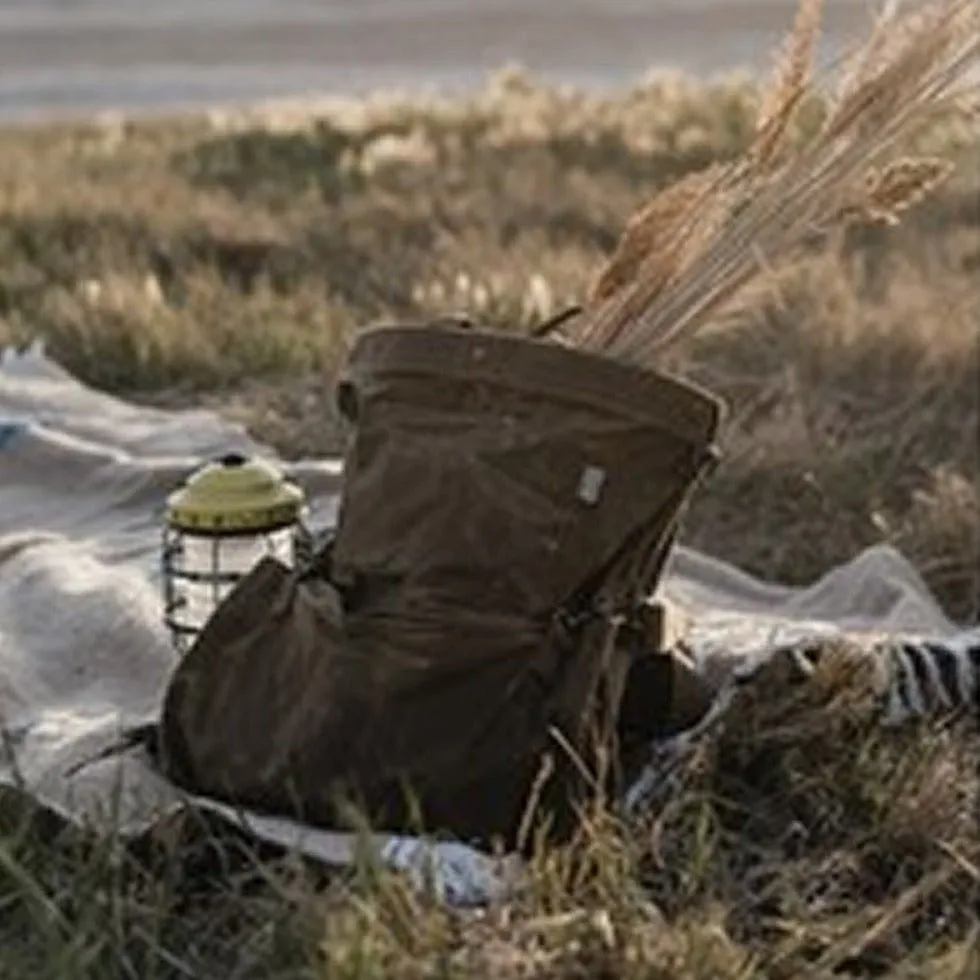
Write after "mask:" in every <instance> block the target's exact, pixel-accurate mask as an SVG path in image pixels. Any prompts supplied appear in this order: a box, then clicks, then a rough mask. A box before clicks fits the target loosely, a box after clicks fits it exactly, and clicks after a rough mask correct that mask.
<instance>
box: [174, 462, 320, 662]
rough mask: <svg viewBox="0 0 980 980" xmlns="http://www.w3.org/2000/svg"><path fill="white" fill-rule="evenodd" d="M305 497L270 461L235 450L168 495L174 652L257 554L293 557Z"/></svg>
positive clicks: (289, 560) (287, 560) (186, 645)
mask: <svg viewBox="0 0 980 980" xmlns="http://www.w3.org/2000/svg"><path fill="white" fill-rule="evenodd" d="M305 503H306V500H305V495H304V494H303V491H302V490H301V489H300V488H299V487H298V486H296V484H294V483H291V482H289V481H287V480H286V479H284V478H283V476H282V474H281V473H279V471H278V470H277V469H276V468H275V467H274V466H272V465H270V464H269V463H266V462H263V461H260V460H255V459H249V458H247V457H245V456H241V455H238V454H230V455H227V456H223V457H222V458H220V459H217V460H215V461H213V462H210V463H207V464H206V465H204V466H202V467H201V468H200V469H198V470H196V471H195V472H194V473H192V474H191V475H190V477H189V478H188V479H187V481H186V482H185V483H184V484H183V486H181V487H180V488H179V489H177V490H176V491H174V493H172V494H171V495H170V496H169V497H168V498H167V508H166V519H165V523H164V529H163V555H162V557H163V594H164V622H165V623H166V625H167V627H168V628H169V629H170V632H171V636H172V637H173V641H174V645H175V646H176V647H177V649H178V651H179V652H180V653H185V652H186V651H187V650H189V649H190V647H191V645H192V644H193V642H194V639H195V637H196V636H197V634H198V633H199V632H200V630H201V629H202V627H203V626H204V624H205V623H206V622H207V621H208V619H209V618H210V616H211V614H212V613H213V612H214V611H215V609H217V607H218V605H219V604H220V603H221V602H222V601H223V600H224V599H225V597H226V596H227V595H228V594H229V593H230V592H231V591H232V590H233V589H234V588H235V586H236V585H237V584H238V582H239V581H240V580H241V579H242V578H244V576H245V575H246V574H248V572H249V571H250V570H251V569H252V568H253V567H254V566H255V565H256V564H257V563H258V562H259V560H260V559H262V558H263V557H266V556H269V557H272V558H275V559H277V560H279V561H280V562H282V563H283V564H284V565H293V564H294V562H295V559H296V547H297V542H298V539H299V535H300V533H301V530H302V516H303V511H304V509H305Z"/></svg>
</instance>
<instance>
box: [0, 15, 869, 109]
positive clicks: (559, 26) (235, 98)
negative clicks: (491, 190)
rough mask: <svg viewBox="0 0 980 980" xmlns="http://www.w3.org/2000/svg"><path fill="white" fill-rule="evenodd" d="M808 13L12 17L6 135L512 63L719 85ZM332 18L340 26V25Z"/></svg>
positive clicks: (860, 30) (836, 40) (840, 25)
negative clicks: (659, 72)
mask: <svg viewBox="0 0 980 980" xmlns="http://www.w3.org/2000/svg"><path fill="white" fill-rule="evenodd" d="M793 14H794V11H793V5H792V4H790V3H773V2H770V0H724V2H720V0H708V2H705V3H700V4H695V3H690V4H685V5H675V4H671V3H667V4H657V3H649V4H644V5H642V6H641V5H637V4H632V3H627V2H625V0H621V2H619V3H609V4H605V5H592V4H587V3H579V4H574V5H571V6H570V7H569V8H568V10H567V12H566V11H565V10H562V11H561V13H560V14H558V13H556V10H555V7H554V4H553V3H552V2H549V0H527V2H526V3H525V4H522V5H513V4H494V5H490V6H488V7H487V8H485V9H484V8H480V9H475V8H470V9H459V8H455V9H442V8H440V6H439V5H438V4H436V5H435V6H433V5H432V4H431V3H422V2H419V3H413V4H410V5H407V6H405V5H402V4H393V5H391V6H390V7H389V6H385V9H384V10H383V11H380V12H379V11H377V10H372V9H371V5H370V4H368V5H367V9H364V10H361V9H358V11H357V13H356V14H354V13H352V12H350V11H347V12H345V13H344V14H343V15H341V14H338V13H337V12H336V10H334V12H333V13H332V14H331V11H330V10H329V9H327V8H309V7H303V8H300V9H297V8H296V7H293V6H291V5H289V4H284V5H283V6H282V8H281V15H279V14H278V12H277V15H276V16H273V15H271V14H269V13H266V14H264V15H263V16H261V17H260V16H258V15H257V14H256V13H254V12H253V13H247V14H246V15H243V16H242V17H240V18H239V19H237V20H233V19H229V18H227V17H226V18H224V19H222V18H221V17H219V16H217V15H216V14H213V13H212V12H209V13H208V14H207V15H204V14H194V13H193V12H189V11H186V10H185V11H184V12H183V13H181V14H180V15H179V16H177V15H174V16H172V17H163V16H160V17H155V18H153V17H151V18H150V19H149V20H148V21H147V22H139V21H137V20H134V19H133V18H132V16H131V15H127V16H123V14H122V13H119V12H114V13H113V15H112V17H98V18H96V17H92V16H88V17H86V16H83V14H79V15H78V16H74V15H71V14H67V13H66V14H65V16H64V18H63V19H58V18H54V17H53V16H46V18H39V17H35V18H33V19H31V18H29V17H25V18H20V19H18V17H19V15H18V17H15V16H14V15H9V16H6V17H4V18H0V125H5V124H8V123H19V122H32V121H58V120H61V119H79V118H85V117H91V116H93V115H97V114H99V113H105V112H116V113H124V114H125V115H127V116H130V117H132V116H136V115H146V114H151V115H159V114H160V113H161V112H162V113H166V114H171V113H186V112H187V111H193V110H201V109H203V110H207V109H210V108H213V107H215V106H221V107H225V106H241V105H246V104H254V103H256V102H262V101H266V100H268V99H282V98H290V99H293V100H295V99H297V98H307V99H309V98H321V97H323V96H331V97H332V96H338V97H342V98H343V97H347V98H364V97H366V96H368V95H370V94H371V93H373V92H375V91H377V90H378V89H398V90H402V91H405V92H407V93H408V94H411V92H412V91H414V90H419V89H426V90H428V89H432V88H433V87H436V88H438V89H440V90H443V91H445V92H446V93H459V94H465V93H466V92H469V91H472V90H473V89H474V88H478V87H479V86H480V84H481V82H482V80H483V79H485V77H486V76H487V75H488V74H489V73H491V72H493V71H495V70H497V69H499V67H500V66H502V65H504V64H508V63H514V64H520V65H523V66H526V68H527V70H528V71H529V72H530V73H531V74H533V75H534V76H535V77H537V78H540V79H541V80H542V81H544V82H547V83H549V84H571V85H575V86H580V87H586V88H589V89H606V88H610V87H612V88H618V87H622V86H623V85H628V84H630V83H631V81H634V80H636V79H638V78H640V77H642V76H643V75H644V74H645V73H646V72H648V71H649V70H650V69H651V67H653V68H655V69H656V68H663V69H665V70H668V71H680V72H683V73H685V74H689V75H692V76H695V77H697V78H699V79H703V80H707V79H709V78H710V77H712V76H716V75H718V74H724V73H730V72H732V71H741V72H749V73H759V72H765V71H767V70H768V68H769V66H770V63H771V58H772V51H773V49H774V47H775V46H776V45H777V44H778V43H779V41H780V40H781V38H782V37H783V36H785V34H786V32H787V31H788V29H789V28H790V26H791V23H792V19H793ZM328 15H329V16H328ZM867 27H868V14H867V11H866V8H865V6H864V4H863V3H862V2H860V0H830V2H828V4H827V10H826V13H825V19H824V43H823V48H822V56H823V57H829V56H830V55H832V54H834V53H836V52H838V51H839V50H840V49H841V48H842V46H844V45H846V44H848V43H849V42H850V40H851V39H853V38H857V37H860V36H863V35H864V33H865V32H866V30H867Z"/></svg>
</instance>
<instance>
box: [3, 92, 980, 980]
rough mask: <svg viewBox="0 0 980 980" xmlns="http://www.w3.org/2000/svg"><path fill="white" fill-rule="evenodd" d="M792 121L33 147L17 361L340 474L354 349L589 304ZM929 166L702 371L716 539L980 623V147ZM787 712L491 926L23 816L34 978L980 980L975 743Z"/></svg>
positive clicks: (598, 835)
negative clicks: (719, 436)
mask: <svg viewBox="0 0 980 980" xmlns="http://www.w3.org/2000/svg"><path fill="white" fill-rule="evenodd" d="M757 108H758V99H757V97H756V93H755V91H754V90H753V89H752V87H751V86H749V85H748V84H747V83H743V82H740V81H732V82H725V83H719V84H717V85H715V86H703V85H697V84H695V83H689V82H686V81H684V80H683V79H674V78H668V79H660V80H656V79H655V80H652V81H650V82H648V83H646V84H644V85H642V86H638V87H637V88H635V89H634V90H631V91H628V92H621V93H617V94H615V95H611V96H602V97H600V96H591V95H590V96H586V95H581V94H574V93H572V94H569V93H560V92H556V91H553V90H549V89H546V88H542V87H539V86H536V85H535V84H534V83H533V82H530V81H528V80H527V79H525V78H522V77H521V76H520V75H513V74H511V75H508V76H504V77H502V78H500V79H497V80H495V82H494V84H493V85H492V86H491V87H490V88H488V89H487V91H485V92H483V93H481V94H480V95H479V96H478V97H475V98H474V99H473V100H471V101H469V102H459V103H446V104H434V105H425V106H421V105H413V104H404V105H397V104H385V105H380V104H379V105H373V106H368V107H366V108H365V107H361V108H357V107H353V108H349V109H348V110H346V111H345V112H344V113H341V114H338V115H335V116H331V117H330V118H329V119H323V120H320V121H316V122H312V121H310V120H309V119H305V120H304V119H302V118H300V119H299V121H298V122H296V121H295V120H291V119H283V118H278V119H274V120H272V122H273V123H275V124H276V125H272V124H270V122H269V120H265V121H262V122H259V121H256V120H255V119H228V118H225V119H212V120H192V119H183V120H171V121H162V122H154V123H125V124H122V123H107V124H98V125H97V124H92V125H88V126H82V127H45V128H43V129H36V130H8V131H4V132H2V133H0V215H2V219H0V260H2V261H0V317H2V321H3V326H2V327H0V332H2V336H3V339H4V340H8V341H9V340H14V341H26V340H28V339H30V338H33V337H35V336H42V337H44V338H45V339H46V341H47V342H48V343H49V345H50V348H51V350H52V352H53V353H54V355H55V356H56V357H58V358H59V359H60V360H62V361H63V362H64V363H65V364H66V365H67V366H68V367H69V368H71V369H72V370H73V371H75V372H77V373H78V374H80V375H81V376H82V377H84V378H86V379H87V380H89V381H92V382H94V383H96V384H99V385H101V386H104V387H108V388H111V389H113V390H116V391H120V392H123V393H125V394H126V395H128V396H130V397H137V398H142V399H147V400H154V401H162V402H166V401H170V402H173V401H184V402H186V401H188V400H194V401H198V402H205V403H208V404H211V405H214V406H216V407H218V408H220V409H221V410H222V411H225V412H228V413H229V414H232V415H234V416H236V417H239V418H244V419H245V420H246V421H247V422H248V423H249V424H250V425H251V426H252V428H253V429H254V431H256V432H257V433H258V434H259V435H261V436H264V437H267V438H269V439H271V440H272V441H273V442H274V443H275V444H276V445H277V446H278V447H279V448H280V449H281V450H282V451H284V452H285V453H287V454H299V453H310V452H322V451H326V450H329V449H331V448H334V447H335V446H336V439H337V431H336V425H335V419H334V415H333V410H332V407H331V402H330V388H329V377H330V372H331V371H332V370H333V368H334V366H335V365H336V363H337V361H338V359H339V358H340V357H341V356H342V352H343V349H344V344H345V340H346V338H348V337H349V336H350V335H351V332H352V331H353V330H355V329H357V328H358V327H359V326H361V325H363V324H366V323H368V322H370V321H372V320H375V319H378V318H387V317H399V318H402V317H409V316H417V315H424V314H426V313H429V312H434V311H442V310H445V309H451V308H464V309H466V310H468V311H469V312H471V313H473V314H474V315H475V316H477V317H479V318H480V319H483V320H485V321H487V322H489V323H492V324H496V325H501V326H507V327H509V328H512V329H517V330H525V329H529V328H530V327H532V326H533V325H534V324H535V323H537V322H538V321H539V319H540V318H541V317H542V316H544V315H547V314H548V313H550V312H552V311H554V310H556V309H557V308H559V307H561V306H562V305H563V304H565V303H566V302H570V301H575V300H580V299H582V298H584V294H585V291H586V289H587V288H588V286H589V284H590V283H591V282H592V281H593V279H594V276H595V273H596V271H597V270H598V269H599V267H600V266H601V263H602V260H603V257H604V256H606V255H608V254H610V252H611V251H612V249H613V248H614V246H615V244H616V241H617V239H618V236H619V234H620V231H621V230H622V228H623V227H624V224H625V222H626V220H627V218H628V216H629V215H630V214H631V213H632V212H633V211H634V209H635V208H636V207H637V205H638V203H639V202H640V201H641V200H643V199H644V198H646V197H649V196H650V194H651V192H652V191H653V190H655V189H656V188H658V187H660V186H663V185H664V184H666V183H667V182H668V181H671V180H673V179H675V178H677V177H680V176H683V175H685V174H688V173H694V172H696V171H699V170H701V169H703V168H705V167H707V166H709V165H711V164H713V163H723V162H725V161H727V160H731V159H733V158H735V156H736V155H738V154H740V153H742V152H744V151H745V149H746V148H747V146H748V145H749V144H750V142H751V140H752V139H753V138H754V134H755V121H756V114H757ZM355 109H356V111H355ZM811 110H812V107H810V108H808V107H806V106H801V107H800V111H798V112H797V114H796V116H795V117H794V119H793V121H792V122H791V124H790V133H789V137H788V138H791V139H792V138H794V136H793V133H794V132H801V131H802V130H804V129H805V128H806V127H807V126H808V125H812V119H813V118H818V117H819V113H817V114H816V116H815V117H811V116H808V113H810V112H811ZM930 139H931V142H930V143H929V144H928V145H924V146H919V147H916V150H917V151H918V152H921V153H926V154H928V153H942V154H945V153H946V152H947V151H948V152H950V153H951V154H953V155H954V156H955V157H956V159H957V160H958V162H959V164H960V166H959V168H958V170H957V173H956V174H955V175H954V176H953V177H952V179H951V180H950V181H948V182H947V183H946V184H944V185H943V187H942V188H940V189H939V190H938V191H937V192H936V194H935V195H934V196H933V197H932V198H930V199H929V200H928V201H927V202H925V203H924V204H923V205H922V206H920V207H919V208H916V209H915V210H914V211H912V212H911V213H910V214H909V215H908V216H907V217H906V219H905V220H904V221H903V223H902V225H901V227H899V228H897V229H890V228H854V229H851V230H848V231H846V232H843V233H841V234H840V235H839V236H838V237H836V238H834V239H833V240H832V241H830V242H827V243H823V244H821V245H820V247H819V248H814V249H811V250H810V251H809V252H808V253H807V255H806V256H805V257H804V258H803V259H802V260H801V261H800V262H799V263H797V264H795V265H794V266H793V267H791V268H787V269H785V270H780V271H779V272H773V273H772V274H771V275H768V276H766V277H765V278H764V281H763V282H761V283H760V284H759V285H758V286H757V287H756V288H755V289H754V290H753V292H752V295H751V296H749V297H746V298H745V300H744V302H742V303H741V304H740V306H739V308H738V309H737V310H734V311H732V312H731V313H730V316H731V317H732V318H734V319H736V320H737V321H738V327H739V329H737V330H730V329H721V327H723V326H725V325H724V324H720V325H719V329H709V330H705V331H704V332H702V334H700V335H699V336H698V337H697V338H696V340H695V342H694V343H692V344H691V345H690V346H689V347H687V348H685V349H684V351H683V354H682V355H678V358H679V359H678V360H677V362H676V363H675V364H674V367H675V368H676V369H678V370H682V371H683V372H684V373H685V374H687V375H688V376H691V377H694V378H696V379H697V380H699V381H702V382H705V383H707V384H709V385H710V386H711V387H713V388H714V389H716V390H718V391H719V392H720V393H722V394H724V395H725V396H727V397H728V398H730V399H731V400H732V404H733V407H734V413H733V420H732V423H731V425H730V427H729V430H728V433H727V436H726V447H725V449H726V460H725V462H724V464H723V465H722V467H721V469H720V470H719V471H718V472H717V474H716V475H715V477H714V478H713V479H712V481H711V482H710V484H709V485H708V486H707V487H706V488H705V489H704V491H702V493H701V494H700V496H699V499H698V500H697V501H696V504H695V506H694V508H693V511H692V512H691V514H690V517H689V521H688V524H687V530H686V540H687V541H688V542H689V543H693V544H695V545H698V546H701V547H704V548H705V549H706V550H708V551H710V552H712V553H715V554H719V555H721V556H723V557H725V558H728V559H731V560H734V561H736V562H738V563H740V564H741V565H743V566H744V567H746V568H748V569H750V570H752V571H755V572H759V573H763V574H766V575H772V576H778V577H780V578H784V579H787V580H790V581H801V580H806V579H809V578H810V577H812V576H813V575H814V574H817V573H819V572H820V571H821V570H824V569H826V568H827V567H828V566H829V565H830V564H832V563H834V562H836V561H840V560H842V559H845V558H847V557H849V556H851V555H853V554H854V552H855V551H856V550H857V549H859V548H861V547H863V546H865V545H868V544H871V543H874V542H880V541H883V540H886V541H891V542H894V543H896V544H898V545H899V546H900V547H901V548H902V549H903V550H904V551H905V552H906V553H907V554H909V555H910V556H911V557H912V558H913V559H915V560H916V561H917V562H918V564H919V566H920V567H921V568H922V569H923V572H924V574H925V576H926V578H927V580H928V582H929V584H930V585H931V586H932V587H933V588H934V589H935V590H936V592H937V594H938V595H939V596H940V598H941V599H942V601H943V602H944V604H945V605H946V607H947V608H948V609H949V610H950V611H951V612H953V613H954V614H956V615H957V616H959V617H961V618H963V619H969V618H973V619H976V617H977V615H978V604H980V583H978V577H980V572H978V561H977V554H978V551H977V547H978V543H980V541H978V534H980V488H978V486H980V481H978V460H977V437H978V429H980V426H978V418H980V413H978V403H977V399H978V395H977V388H978V375H980V370H978V353H980V351H978V343H980V341H978V335H977V330H976V318H975V317H976V310H977V305H978V301H980V289H978V286H977V282H978V281H980V280H978V271H980V214H978V191H980V182H978V179H977V175H978V173H980V141H978V139H977V137H976V134H974V133H972V132H970V131H968V130H964V129H963V128H962V127H960V128H957V126H955V125H954V124H952V123H951V124H950V125H949V126H948V127H947V128H946V130H944V131H943V132H942V133H940V134H934V135H933V136H932V137H930ZM681 357H682V359H680V358H681ZM763 692H764V695H763V696H753V697H752V698H750V699H748V700H747V703H746V704H745V705H744V710H742V711H740V712H739V714H738V722H737V724H736V725H735V727H733V728H731V729H729V730H728V731H727V732H725V733H723V734H722V735H721V736H720V737H719V738H718V739H717V740H716V741H715V742H713V743H712V744H710V745H707V746H706V747H705V749H704V751H703V752H702V753H701V754H700V755H699V756H698V758H696V759H695V760H694V761H693V762H692V763H691V765H690V766H689V768H688V770H687V771H686V772H685V774H684V778H683V781H682V783H681V785H679V786H678V788H677V792H676V793H675V794H674V795H673V796H672V797H671V798H670V800H669V801H668V802H667V804H666V805H665V807H664V809H663V810H662V811H661V812H659V813H657V814H656V815H654V816H651V818H650V820H649V821H648V822H647V823H646V824H645V825H643V826H634V827H621V826H617V825H615V823H614V822H613V821H611V820H610V818H609V817H608V816H607V815H605V816H604V815H601V814H600V815H597V816H596V817H595V818H594V819H592V820H590V821H588V822H587V823H586V825H585V827H584V828H583V833H582V838H581V840H579V841H577V842H576V843H575V845H574V846H573V847H571V848H570V849H568V850H567V851H562V852H547V853H543V854H541V856H540V858H539V860H538V862H537V865H536V867H535V869H534V875H533V882H532V887H531V888H530V890H529V891H528V893H527V894H525V895H523V896H521V898H520V899H519V900H518V901H516V902H514V903H513V904H512V905H509V906H508V907H506V908H500V909H494V910H491V911H490V912H488V913H486V914H484V915H479V916H478V915H473V914H456V913H450V912H447V911H445V910H441V909H439V908H438V907H436V906H435V905H434V904H433V903H432V902H429V901H427V900H426V899H425V898H424V897H419V896H415V895H412V894H410V893H408V892H407V891H406V890H405V889H404V888H403V887H402V886H401V885H400V884H399V883H398V882H396V881H392V880H390V879H388V878H387V877H385V876H383V875H382V876H378V875H377V874H375V873H373V872H372V871H371V869H368V868H363V869H360V871H359V872H358V874H356V875H352V876H347V877H345V878H344V879H343V880H334V881H328V882H324V881H323V880H321V879H320V878H319V877H318V876H317V875H316V873H315V871H314V870H313V869H310V868H307V867H304V866H302V865H301V864H300V863H299V862H297V861H295V860H293V859H291V858H289V857H284V856H281V855H275V854H268V853H264V852H263V853H255V852H254V851H252V850H250V849H249V848H247V847H245V846H244V845H243V844H242V842H240V841H238V840H235V839H233V838H230V837H229V836H228V835H227V834H219V833H218V832H217V831H215V829H214V828H213V827H206V826H196V825H195V826H186V827H179V828H171V832H170V834H169V835H168V836H161V838H160V839H158V840H156V841H151V842H144V843H143V844H141V845H140V846H139V847H136V848H132V849H123V848H121V847H120V846H119V845H118V844H116V843H113V844H111V845H110V844H99V843H96V842H92V841H88V840H85V839H79V838H78V837H77V836H75V835H70V834H68V833H67V832H65V831H64V830H63V829H60V828H58V827H55V826H52V825H50V823H49V822H48V821H46V820H45V819H43V818H42V817H41V816H40V815H37V814H29V813H25V810H26V808H24V807H22V806H17V805H15V803H14V801H13V800H4V801H3V805H2V807H0V815H2V819H3V824H2V827H0V976H2V977H4V978H6V977H10V978H12V980H13V978H18V980H19V978H39V980H45V978H51V980H53V978H55V977H79V978H89V977H91V978H93V980H96V978H97V980H103V978H109V980H111V978H117V977H118V978H135V977H139V978H145V980H155V978H167V980H170V978H175V980H176V978H186V977H208V978H211V977H222V978H253V977H254V978H259V977H262V978H276V980H286V978H325V977H330V978H375V977H388V976H397V977H409V978H410V977H420V978H421V977H432V978H436V977H439V978H442V977H473V978H481V977H494V978H498V980H510V978H516V977H540V978H544V977H548V978H571V977H582V978H586V977H598V978H602V977H610V978H611V977H625V978H637V980H639V978H645V980H647V978H649V980H695V978H704V980H707V978H736V977H738V978H752V977H765V978H792V977H799V976H814V977H826V978H830V977H892V978H896V980H899V978H901V980H913V978H922V980H925V978H934V977H944V978H947V977H948V978H960V977H962V978H964V980H965V978H968V977H973V976H975V975H976V973H977V970H978V969H980V955H978V952H977V942H978V928H980V927H978V920H980V910H978V904H977V903H978V887H980V870H978V868H980V837H978V834H977V830H976V826H975V823H974V816H975V809H974V804H975V801H976V796H975V794H976V791H977V773H976V766H975V759H976V752H977V749H978V745H977V742H976V739H975V738H972V737H971V736H970V735H969V734H967V733H964V732H963V731H961V730H960V729H959V728H953V729H945V728H940V727H937V726H931V727H916V728H914V729H913V730H909V731H905V732H899V733H882V732H880V731H878V730H877V729H876V728H875V726H874V725H873V723H872V722H871V721H870V719H869V718H868V716H867V715H866V713H865V712H864V710H863V709H862V708H861V706H860V705H854V704H852V703H851V702H850V701H848V700H847V699H846V698H842V697H841V696H840V694H839V692H838V691H837V690H836V689H835V687H834V685H833V684H832V683H831V684H826V685H819V686H815V687H814V688H813V690H812V691H811V692H810V693H807V692H800V691H797V690H795V689H790V688H787V687H785V686H784V685H783V684H782V682H781V681H779V679H778V678H774V679H767V680H766V681H765V682H764V684H763ZM971 752H972V753H973V754H972V755H971Z"/></svg>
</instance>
